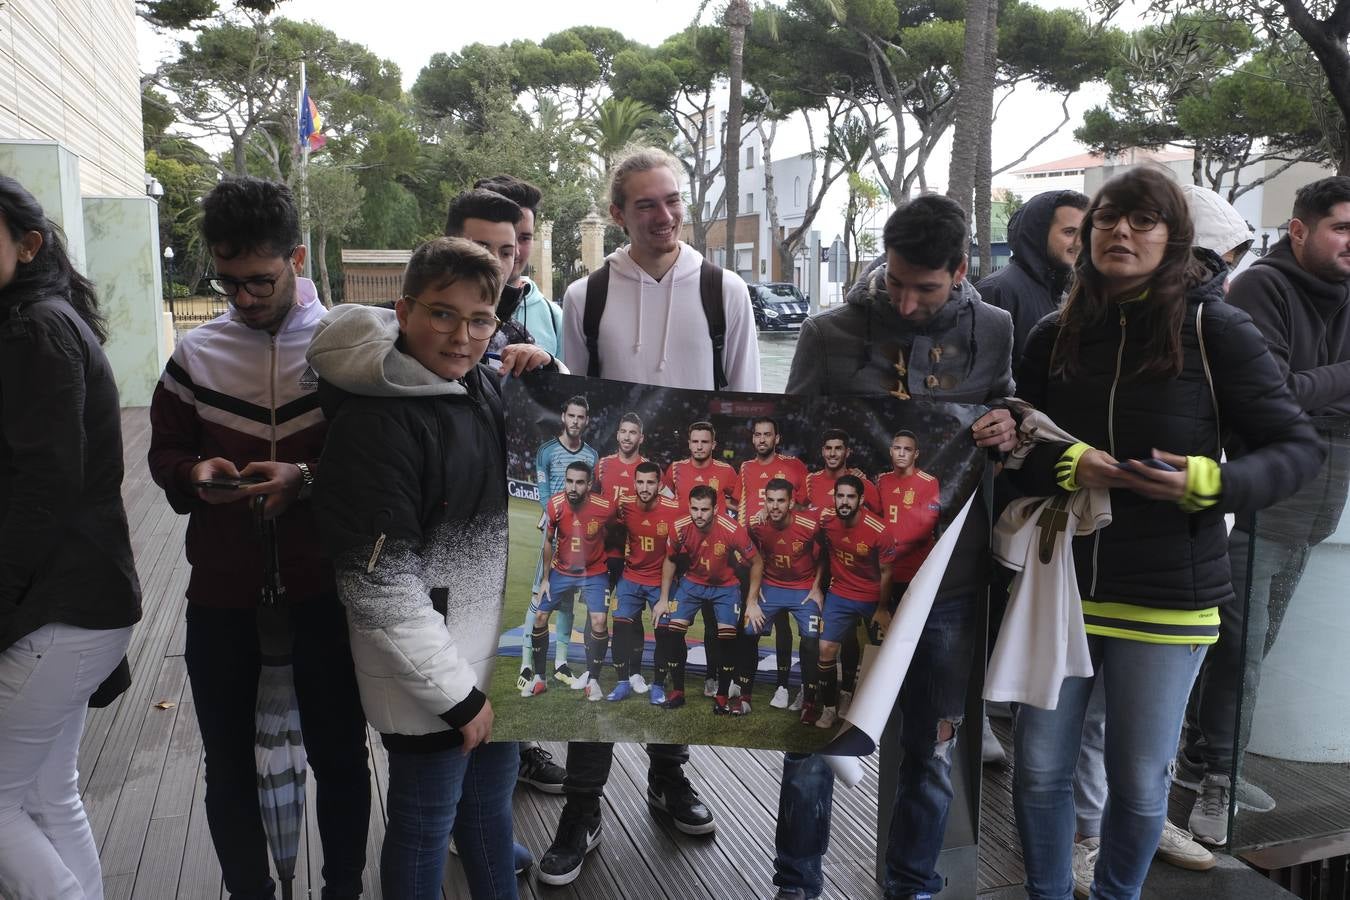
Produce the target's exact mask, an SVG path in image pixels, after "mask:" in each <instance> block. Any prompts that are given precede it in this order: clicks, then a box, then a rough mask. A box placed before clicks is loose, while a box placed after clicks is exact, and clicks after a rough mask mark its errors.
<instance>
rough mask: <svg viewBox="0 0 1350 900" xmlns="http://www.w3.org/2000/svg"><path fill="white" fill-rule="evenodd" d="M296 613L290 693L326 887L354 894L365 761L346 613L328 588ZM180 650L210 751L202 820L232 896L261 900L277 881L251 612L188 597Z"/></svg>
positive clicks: (331, 893)
mask: <svg viewBox="0 0 1350 900" xmlns="http://www.w3.org/2000/svg"><path fill="white" fill-rule="evenodd" d="M293 621H294V625H295V642H294V645H293V650H292V660H293V663H294V669H293V672H294V676H293V677H294V679H295V694H296V700H297V701H298V703H299V706H300V721H301V728H302V729H303V731H304V735H305V751H306V753H307V754H308V756H309V767H310V770H311V771H312V772H313V773H314V779H315V783H316V787H317V794H316V797H317V800H316V806H317V809H316V810H314V811H313V812H314V814H315V815H316V817H317V821H318V826H319V837H320V840H321V841H322V843H323V859H324V865H323V880H324V887H323V894H322V896H323V898H324V900H329V898H332V900H337V898H349V897H359V896H360V895H361V872H362V871H363V870H364V869H365V866H366V832H367V829H368V827H369V822H370V770H369V768H368V767H367V764H366V721H365V715H364V714H363V713H362V711H361V698H360V695H359V694H358V693H357V688H356V674H355V672H354V671H353V668H352V655H351V646H350V645H349V643H348V641H347V621H346V617H345V615H344V613H343V611H342V606H341V605H340V604H339V603H338V600H337V597H335V596H333V595H327V596H323V597H316V598H313V599H311V600H308V601H306V602H304V603H299V604H296V606H295V608H294V612H293ZM185 656H186V661H187V670H188V678H189V679H190V680H191V682H192V700H193V705H194V706H195V708H196V712H197V725H198V726H199V727H200V728H201V733H202V746H203V749H204V750H205V754H206V819H207V822H208V823H209V825H210V827H211V842H212V843H213V844H214V845H215V848H216V856H217V858H219V860H220V868H221V873H222V874H223V875H224V878H225V888H226V890H228V891H229V892H230V896H231V897H232V898H239V900H245V898H247V900H254V898H259V900H267V898H271V897H272V896H273V887H274V886H273V882H272V878H271V876H270V875H269V873H268V849H267V838H266V835H265V833H264V832H263V824H262V815H261V813H259V811H258V785H257V774H256V769H255V765H254V758H253V735H254V725H253V708H254V704H255V702H256V699H257V692H258V670H259V668H260V666H261V662H260V659H259V650H258V631H257V616H256V613H255V611H254V610H252V609H213V608H208V607H203V606H193V605H189V606H188V610H187V644H186V651H185Z"/></svg>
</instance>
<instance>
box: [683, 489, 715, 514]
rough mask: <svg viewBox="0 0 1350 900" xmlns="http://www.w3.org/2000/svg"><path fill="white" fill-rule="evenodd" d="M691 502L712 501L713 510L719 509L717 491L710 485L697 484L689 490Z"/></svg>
mask: <svg viewBox="0 0 1350 900" xmlns="http://www.w3.org/2000/svg"><path fill="white" fill-rule="evenodd" d="M689 499H690V500H711V501H712V505H713V508H714V509H716V508H717V491H716V490H715V489H714V488H713V486H712V485H710V484H696V485H694V486H693V487H692V488H690V489H689Z"/></svg>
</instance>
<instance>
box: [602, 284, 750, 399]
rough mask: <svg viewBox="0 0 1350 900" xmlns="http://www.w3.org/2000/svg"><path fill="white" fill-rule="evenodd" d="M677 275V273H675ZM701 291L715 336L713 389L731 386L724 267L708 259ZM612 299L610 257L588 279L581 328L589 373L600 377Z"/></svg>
mask: <svg viewBox="0 0 1350 900" xmlns="http://www.w3.org/2000/svg"><path fill="white" fill-rule="evenodd" d="M671 277H672V278H673V277H674V275H671ZM698 295H699V300H700V301H702V303H703V315H704V316H705V317H706V318H707V320H708V337H709V338H710V339H711V340H712V351H713V390H715V391H720V390H722V388H724V387H726V386H727V373H726V371H725V370H724V369H723V367H722V351H723V350H724V349H725V347H726V342H727V314H726V309H725V307H724V305H723V303H722V267H721V266H715V265H713V264H712V263H710V262H708V261H707V260H706V259H705V260H704V261H703V266H702V268H701V269H700V270H699V275H698ZM608 300H609V261H608V260H606V261H605V264H604V265H603V266H601V267H600V268H599V269H596V270H595V271H594V272H592V273H591V274H590V276H589V277H588V278H587V279H586V315H585V316H584V317H583V318H582V320H581V331H582V334H583V335H584V336H585V338H586V353H587V355H588V356H589V357H590V362H589V363H588V365H587V367H586V374H587V375H589V376H590V377H591V378H599V377H600V317H601V316H603V315H604V314H605V303H606V302H608Z"/></svg>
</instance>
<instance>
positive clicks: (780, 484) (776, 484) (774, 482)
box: [764, 478, 792, 497]
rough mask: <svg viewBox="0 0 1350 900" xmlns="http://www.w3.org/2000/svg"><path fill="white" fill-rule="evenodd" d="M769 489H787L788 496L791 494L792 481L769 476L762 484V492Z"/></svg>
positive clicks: (767, 491)
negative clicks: (766, 482)
mask: <svg viewBox="0 0 1350 900" xmlns="http://www.w3.org/2000/svg"><path fill="white" fill-rule="evenodd" d="M769 491H787V493H788V497H791V496H792V482H790V481H788V480H787V479H786V478H770V479H769V482H768V484H766V485H764V493H765V494H766V495H767V494H768V493H769Z"/></svg>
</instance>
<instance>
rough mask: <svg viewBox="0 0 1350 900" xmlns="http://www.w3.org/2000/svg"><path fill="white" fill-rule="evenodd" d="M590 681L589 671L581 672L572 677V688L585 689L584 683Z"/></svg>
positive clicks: (576, 689) (575, 689) (586, 683)
mask: <svg viewBox="0 0 1350 900" xmlns="http://www.w3.org/2000/svg"><path fill="white" fill-rule="evenodd" d="M590 683H591V673H590V672H582V673H581V674H580V675H578V676H576V677H575V678H573V679H572V690H574V691H584V690H586V685H588V684H590Z"/></svg>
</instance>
